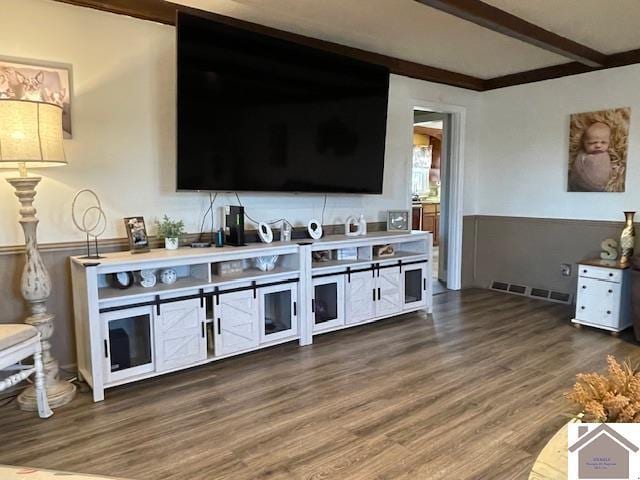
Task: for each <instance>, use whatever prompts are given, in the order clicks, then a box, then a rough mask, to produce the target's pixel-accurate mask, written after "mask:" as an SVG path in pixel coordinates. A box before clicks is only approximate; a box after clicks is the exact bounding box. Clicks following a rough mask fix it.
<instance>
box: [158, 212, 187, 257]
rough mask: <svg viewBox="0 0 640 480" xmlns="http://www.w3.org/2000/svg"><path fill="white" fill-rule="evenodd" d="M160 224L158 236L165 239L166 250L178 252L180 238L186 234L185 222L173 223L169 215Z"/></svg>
mask: <svg viewBox="0 0 640 480" xmlns="http://www.w3.org/2000/svg"><path fill="white" fill-rule="evenodd" d="M157 223H158V236H159V237H162V238H164V248H166V249H167V250H176V249H177V248H178V245H179V244H180V236H181V235H182V234H183V233H184V222H183V221H182V220H177V221H173V220H171V219H170V218H169V217H168V216H167V215H165V216H164V217H162V221H161V222H157Z"/></svg>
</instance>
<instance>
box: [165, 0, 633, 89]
mask: <svg viewBox="0 0 640 480" xmlns="http://www.w3.org/2000/svg"><path fill="white" fill-rule="evenodd" d="M174 1H175V2H176V3H180V4H183V5H189V6H192V7H196V8H200V9H202V10H208V11H211V12H215V13H220V14H222V15H228V16H231V17H235V18H239V19H242V20H247V21H250V22H254V23H260V24H263V25H268V26H270V27H275V28H279V29H282V30H286V31H290V32H294V33H299V34H302V35H307V36H310V37H315V38H320V39H323V40H328V41H332V42H336V43H341V44H344V45H348V46H351V47H357V48H361V49H365V50H370V51H374V52H378V53H382V54H386V55H390V56H394V57H398V58H402V59H405V60H411V61H414V62H418V63H422V64H425V65H430V66H434V67H440V68H444V69H447V70H452V71H454V72H459V73H465V74H468V75H473V76H476V77H480V78H492V77H497V76H501V75H507V74H510V73H516V72H521V71H524V70H532V69H535V68H541V67H547V66H551V65H557V64H561V63H566V62H568V61H569V60H568V59H566V58H565V57H562V56H560V55H556V54H554V53H551V52H548V51H545V50H542V49H539V48H537V47H534V46H531V45H528V44H526V43H523V42H521V41H519V40H515V39H512V38H509V37H506V36H504V35H501V34H498V33H495V32H492V31H489V30H487V29H485V28H482V27H479V26H477V25H474V24H472V23H470V22H467V21H465V20H461V19H459V18H456V17H453V16H451V15H448V14H446V13H443V12H440V11H437V10H434V9H432V8H429V7H426V6H424V5H421V4H419V3H418V2H416V1H415V0H322V1H318V0H174ZM487 3H491V4H493V5H495V6H497V7H499V8H503V9H505V10H507V11H509V12H511V13H513V14H516V15H519V16H522V17H523V18H525V19H526V20H529V21H532V22H534V23H539V24H540V25H541V26H542V27H543V28H548V29H550V30H552V31H555V33H558V34H560V35H564V36H567V37H569V38H571V39H572V40H575V41H578V42H584V43H585V44H587V45H588V46H590V47H592V48H595V49H596V50H601V51H602V52H603V53H612V52H617V51H621V50H630V49H633V48H640V34H638V28H637V25H640V0H561V1H559V0H535V1H533V0H487ZM605 4H606V8H605ZM603 10H606V11H604V12H603ZM549 12H553V15H550V14H549ZM634 42H635V44H634Z"/></svg>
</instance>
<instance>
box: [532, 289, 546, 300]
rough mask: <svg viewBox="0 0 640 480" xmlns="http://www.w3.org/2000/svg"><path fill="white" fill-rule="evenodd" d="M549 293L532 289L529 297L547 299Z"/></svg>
mask: <svg viewBox="0 0 640 480" xmlns="http://www.w3.org/2000/svg"><path fill="white" fill-rule="evenodd" d="M550 293H551V292H550V291H549V290H545V289H544V288H532V289H531V293H530V294H529V295H531V296H532V297H536V298H549V294H550Z"/></svg>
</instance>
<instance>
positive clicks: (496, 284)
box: [491, 282, 509, 292]
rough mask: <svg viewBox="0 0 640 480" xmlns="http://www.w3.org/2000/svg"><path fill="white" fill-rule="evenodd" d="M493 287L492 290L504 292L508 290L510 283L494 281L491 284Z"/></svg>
mask: <svg viewBox="0 0 640 480" xmlns="http://www.w3.org/2000/svg"><path fill="white" fill-rule="evenodd" d="M491 289H492V290H501V291H503V292H506V291H508V290H509V284H508V283H502V282H493V283H492V284H491Z"/></svg>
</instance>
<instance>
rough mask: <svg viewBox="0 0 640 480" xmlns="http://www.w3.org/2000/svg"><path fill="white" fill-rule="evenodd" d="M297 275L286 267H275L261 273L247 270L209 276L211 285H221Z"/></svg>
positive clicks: (293, 270)
mask: <svg viewBox="0 0 640 480" xmlns="http://www.w3.org/2000/svg"><path fill="white" fill-rule="evenodd" d="M298 273H299V271H298V270H295V269H293V268H287V267H276V268H274V269H273V270H270V271H268V272H263V271H262V270H258V269H247V270H243V271H242V272H237V273H231V274H228V275H217V274H212V275H211V284H212V285H218V284H221V283H229V282H237V281H252V280H259V279H264V278H265V277H273V276H278V277H280V276H286V275H292V276H293V275H297V274H298Z"/></svg>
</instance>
